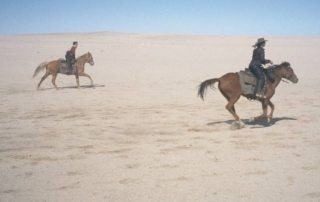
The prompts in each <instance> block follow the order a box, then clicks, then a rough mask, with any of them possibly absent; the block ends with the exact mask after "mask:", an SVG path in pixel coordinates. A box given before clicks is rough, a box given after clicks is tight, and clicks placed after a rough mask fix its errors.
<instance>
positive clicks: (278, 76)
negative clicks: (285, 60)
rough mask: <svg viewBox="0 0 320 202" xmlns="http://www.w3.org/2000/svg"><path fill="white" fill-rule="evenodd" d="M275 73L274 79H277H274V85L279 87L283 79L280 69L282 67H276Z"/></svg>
mask: <svg viewBox="0 0 320 202" xmlns="http://www.w3.org/2000/svg"><path fill="white" fill-rule="evenodd" d="M273 71H274V77H275V78H274V85H275V87H277V86H278V85H279V83H280V82H281V79H282V75H281V69H280V67H275V68H274V70H273Z"/></svg>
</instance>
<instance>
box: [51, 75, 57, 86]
mask: <svg viewBox="0 0 320 202" xmlns="http://www.w3.org/2000/svg"><path fill="white" fill-rule="evenodd" d="M56 78H57V74H52V80H51V81H52V84H53V86H54V87H55V88H56V89H57V90H58V86H57V85H56Z"/></svg>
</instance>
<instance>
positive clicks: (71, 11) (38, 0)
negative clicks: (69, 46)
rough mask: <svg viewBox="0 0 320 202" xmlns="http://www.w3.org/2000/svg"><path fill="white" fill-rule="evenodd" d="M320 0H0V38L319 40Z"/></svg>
mask: <svg viewBox="0 0 320 202" xmlns="http://www.w3.org/2000/svg"><path fill="white" fill-rule="evenodd" d="M319 11H320V0H291V1H290V0H282V1H281V0H264V1H263V0H219V1H216V0H211V1H209V0H149V1H148V0H66V1H62V0H0V35H8V34H32V33H64V32H99V31H115V32H129V33H151V34H152V33H160V34H205V35H207V34H209V35H250V36H251V35H281V36H291V35H293V36H320V12H319Z"/></svg>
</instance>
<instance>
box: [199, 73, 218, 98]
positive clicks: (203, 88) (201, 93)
mask: <svg viewBox="0 0 320 202" xmlns="http://www.w3.org/2000/svg"><path fill="white" fill-rule="evenodd" d="M216 82H220V80H219V79H217V78H214V79H208V80H206V81H204V82H202V83H201V84H200V85H199V90H198V96H200V97H201V99H203V100H204V96H205V94H206V91H207V87H208V86H211V85H213V84H214V83H216Z"/></svg>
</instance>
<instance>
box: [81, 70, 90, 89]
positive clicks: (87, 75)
mask: <svg viewBox="0 0 320 202" xmlns="http://www.w3.org/2000/svg"><path fill="white" fill-rule="evenodd" d="M79 76H84V77H88V78H89V79H90V82H91V86H93V80H92V78H91V76H90V75H89V74H86V73H84V72H83V73H79Z"/></svg>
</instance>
